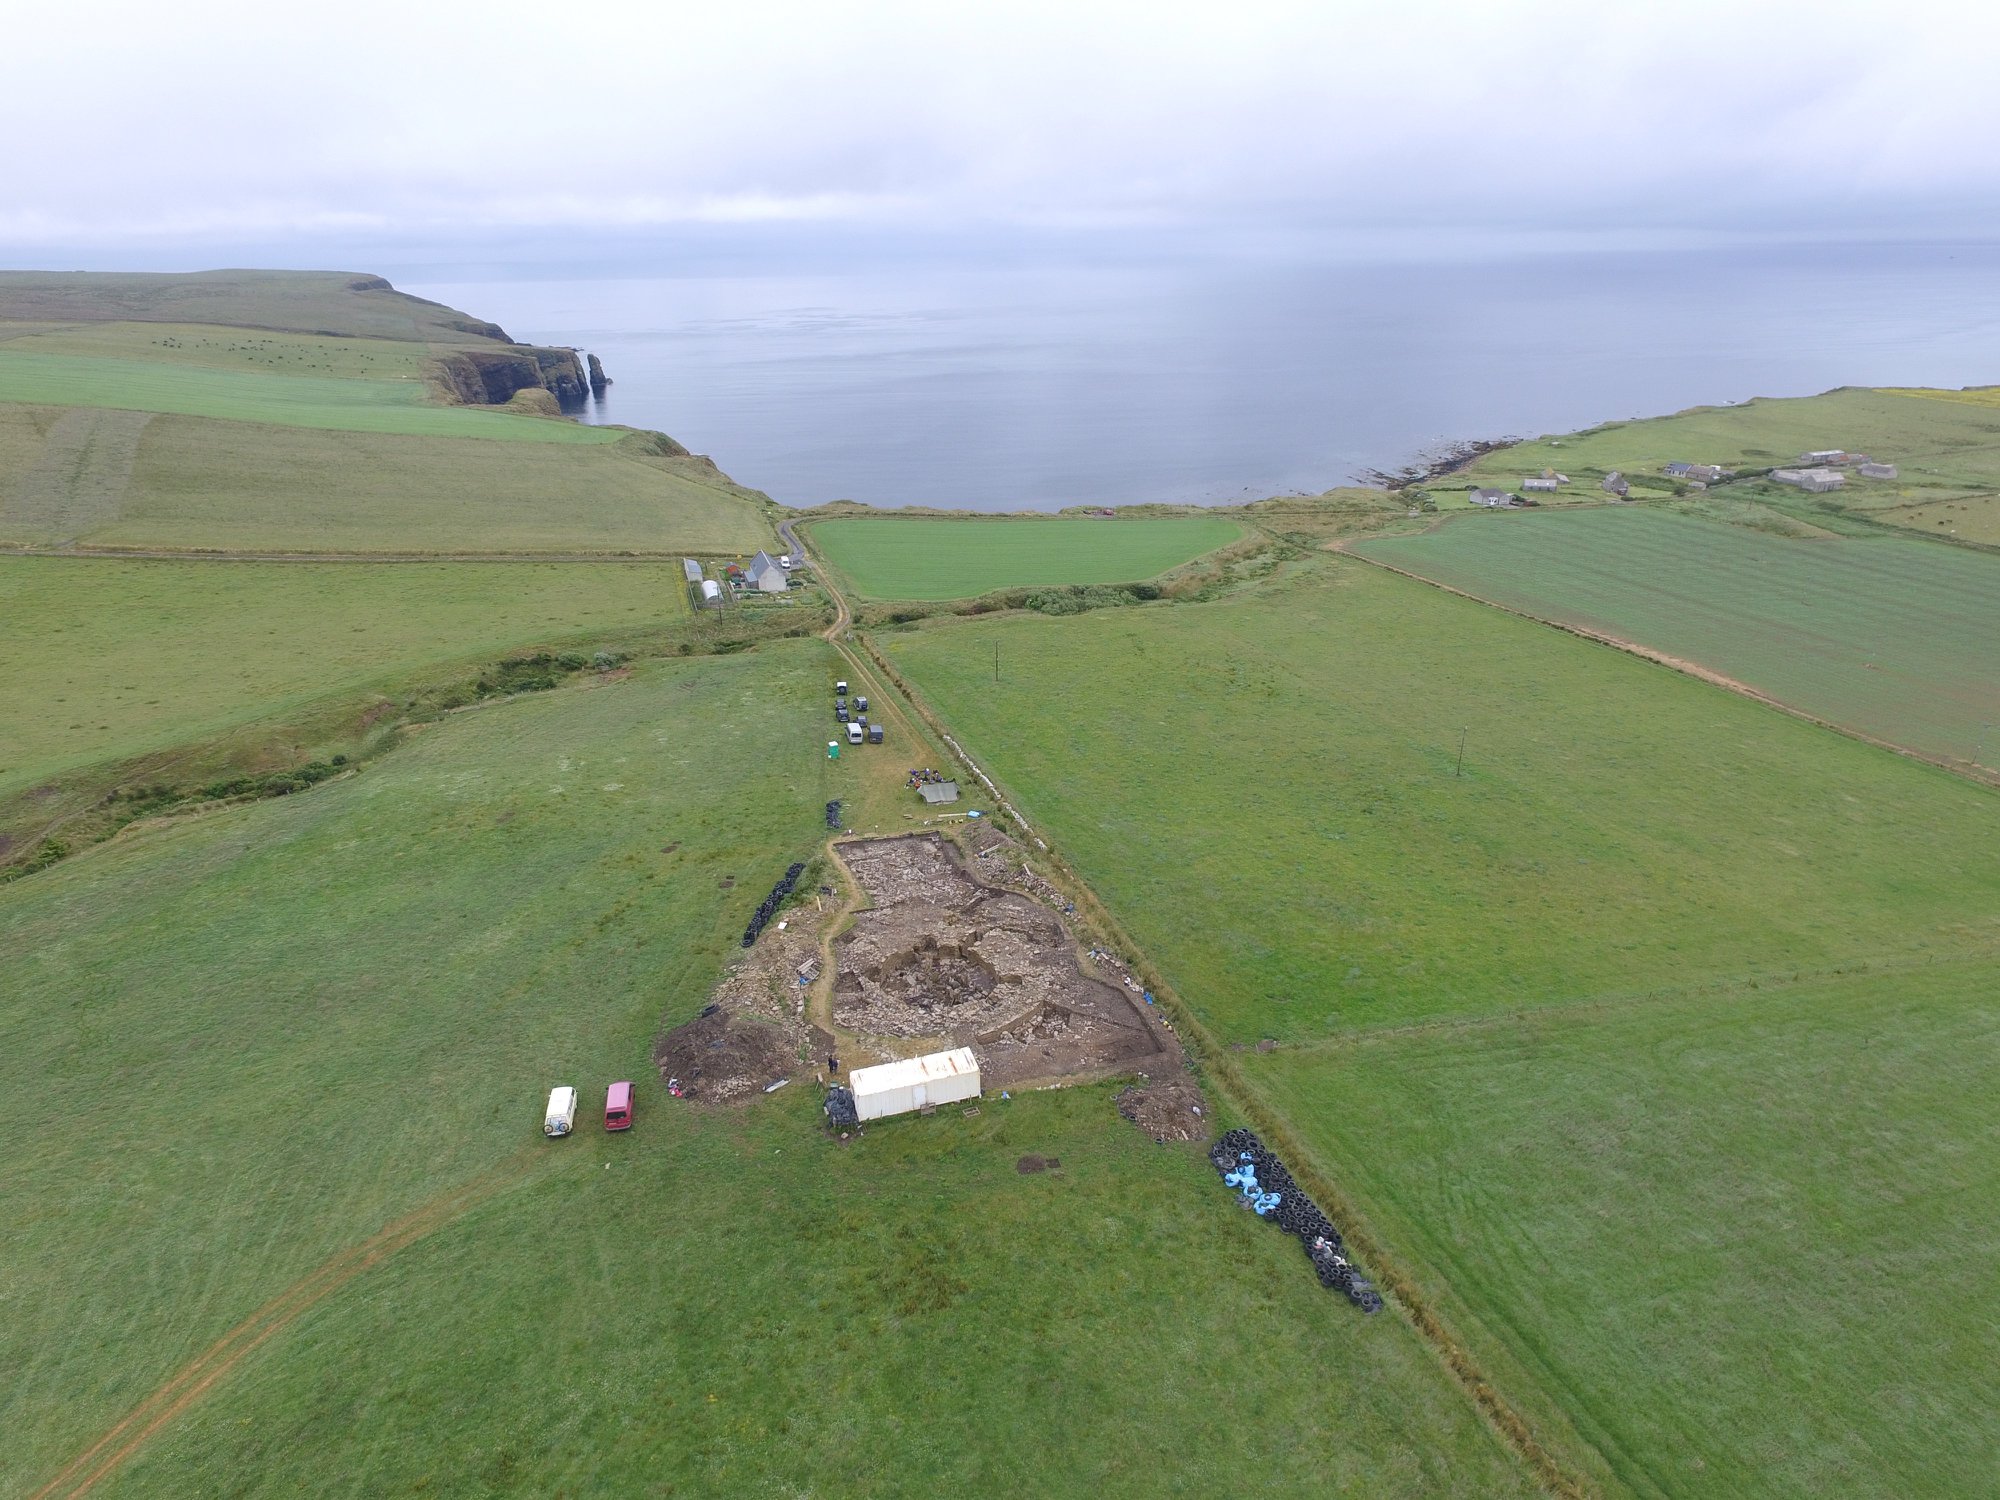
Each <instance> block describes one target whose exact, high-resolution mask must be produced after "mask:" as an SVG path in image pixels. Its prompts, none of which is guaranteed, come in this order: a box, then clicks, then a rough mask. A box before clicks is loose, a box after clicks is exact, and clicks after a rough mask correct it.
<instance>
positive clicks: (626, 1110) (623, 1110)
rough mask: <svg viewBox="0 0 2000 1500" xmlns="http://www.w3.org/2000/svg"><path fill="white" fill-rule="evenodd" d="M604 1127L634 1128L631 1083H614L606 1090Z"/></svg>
mask: <svg viewBox="0 0 2000 1500" xmlns="http://www.w3.org/2000/svg"><path fill="white" fill-rule="evenodd" d="M604 1128H605V1129H606V1130H630V1129H631V1128H632V1085H631V1084H629V1083H614V1084H612V1085H611V1087H610V1088H608V1089H606V1090H605V1091H604Z"/></svg>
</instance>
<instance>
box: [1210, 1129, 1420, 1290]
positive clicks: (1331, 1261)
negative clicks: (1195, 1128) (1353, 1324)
mask: <svg viewBox="0 0 2000 1500" xmlns="http://www.w3.org/2000/svg"><path fill="white" fill-rule="evenodd" d="M1208 1159H1209V1161H1211V1162H1212V1163H1214V1165H1215V1170H1216V1171H1217V1172H1220V1173H1222V1174H1224V1175H1225V1176H1226V1175H1227V1174H1229V1173H1231V1172H1234V1171H1236V1170H1237V1169H1238V1168H1240V1167H1242V1166H1243V1165H1244V1164H1246V1163H1247V1164H1249V1165H1250V1166H1251V1167H1253V1168H1255V1169H1256V1173H1257V1186H1258V1187H1259V1188H1260V1189H1261V1190H1262V1191H1264V1192H1266V1193H1276V1194H1277V1195H1278V1204H1277V1207H1275V1208H1273V1209H1271V1210H1270V1212H1269V1213H1268V1214H1265V1215H1263V1217H1265V1218H1268V1219H1270V1220H1271V1221H1272V1222H1274V1223H1275V1224H1276V1225H1277V1226H1278V1227H1279V1228H1280V1229H1282V1230H1284V1231H1285V1233H1287V1234H1294V1235H1297V1236H1298V1239H1299V1244H1300V1245H1302V1246H1303V1247H1304V1248H1305V1252H1306V1258H1307V1259H1308V1260H1310V1261H1311V1262H1312V1265H1313V1271H1314V1274H1316V1275H1317V1276H1318V1277H1319V1284H1320V1285H1321V1286H1323V1287H1325V1288H1326V1289H1327V1290H1328V1291H1334V1292H1339V1293H1340V1294H1341V1295H1342V1296H1344V1297H1346V1298H1347V1300H1348V1301H1349V1302H1352V1303H1353V1304H1354V1305H1355V1306H1356V1307H1358V1308H1360V1309H1361V1310H1362V1311H1363V1312H1365V1313H1372V1312H1380V1311H1381V1310H1382V1294H1381V1293H1380V1292H1378V1291H1376V1290H1375V1286H1374V1283H1372V1282H1371V1281H1369V1280H1368V1278H1367V1277H1365V1276H1363V1275H1362V1274H1361V1272H1360V1271H1358V1270H1356V1269H1355V1267H1354V1266H1353V1265H1352V1264H1351V1263H1350V1262H1349V1261H1348V1259H1347V1257H1346V1256H1345V1255H1343V1254H1342V1253H1341V1250H1342V1243H1341V1238H1340V1231H1339V1230H1338V1229H1335V1228H1334V1227H1333V1221H1332V1220H1331V1219H1329V1218H1327V1216H1326V1215H1325V1214H1323V1213H1321V1212H1320V1209H1319V1205H1318V1204H1316V1203H1314V1202H1313V1201H1312V1199H1311V1198H1308V1197H1307V1196H1306V1195H1305V1193H1304V1192H1302V1191H1301V1190H1300V1188H1299V1185H1298V1184H1297V1183H1296V1182H1294V1181H1292V1174H1291V1173H1290V1172H1288V1171H1286V1170H1285V1164H1284V1163H1283V1162H1281V1161H1279V1160H1278V1158H1277V1157H1276V1156H1274V1155H1272V1154H1271V1152H1269V1151H1267V1150H1266V1149H1265V1148H1264V1143H1263V1142H1262V1141H1260V1140H1258V1139H1257V1134H1256V1132H1255V1131H1251V1130H1227V1131H1224V1132H1223V1134H1222V1138H1221V1139H1220V1140H1218V1141H1217V1142H1216V1143H1215V1144H1214V1145H1213V1146H1211V1147H1209V1150H1208Z"/></svg>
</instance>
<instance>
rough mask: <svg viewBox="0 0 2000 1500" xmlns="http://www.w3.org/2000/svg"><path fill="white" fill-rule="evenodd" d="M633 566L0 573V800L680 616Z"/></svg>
mask: <svg viewBox="0 0 2000 1500" xmlns="http://www.w3.org/2000/svg"><path fill="white" fill-rule="evenodd" d="M687 612H688V611H687V593H686V590H685V588H684V587H683V586H682V580H681V570H680V569H679V568H678V567H666V566H661V565H654V564H644V563H560V564H559V563H459V564H447V563H439V564H427V563H407V564H373V565H370V564H356V563H326V564H318V563H217V562H156V561H143V562H141V561H114V560H110V559H82V558H42V557H12V558H0V617H4V618H6V619H8V620H10V621H15V622H19V624H20V625H21V626H22V627H23V628H20V629H14V630H8V631H5V632H0V678H4V679H5V681H6V682H7V684H8V699H9V702H10V703H11V704H12V705H13V707H14V709H15V710H16V711H15V712H11V713H8V714H6V715H4V716H0V798H4V797H6V796H8V795H10V794H12V793H14V792H17V791H20V790H22V789H24V788H26V787H30V786H33V785H35V784H36V783H37V782H39V781H41V780H43V779H45V778H47V777H50V776H54V775H57V774H59V773H61V772H63V771H66V770H69V769H72V768H74V767H77V766H80V765H84V764H87V763H93V762H98V761H107V760H116V759H120V758H123V757H125V756H130V755H138V754H142V753H145V752H148V751H153V750H159V749H164V748H167V747H170V746H174V745H178V744H182V743H185V742H188V741H192V740H196V739H201V738H204V737H208V736H212V735H215V734H218V733H221V732H223V731H225V730H228V729H231V728H234V727H236V726H237V725H240V724H244V723H247V722H249V721H251V720H253V719H263V718H270V717H274V716H279V717H281V716H283V715H284V714H286V713H287V712H289V711H291V710H294V709H296V708H298V707H299V706H301V705H303V704H305V703H308V702H311V701H314V700H318V699H322V698H327V697H330V696H335V695H338V694H341V693H343V692H353V691H356V690H359V689H363V688H367V687H370V686H373V685H376V684H380V683H386V682H389V681H392V680H394V679H396V678H397V677H399V676H400V675H402V674H405V673H408V672H410V671H413V670H417V669H420V668H423V667H427V666H430V665H432V664H449V663H456V662H464V661H469V660H477V659H482V658H487V657H492V656H496V655H499V654H502V653H504V652H507V651H509V650H512V649H515V648H517V647H522V646H526V645H539V646H547V647H553V648H556V649H560V648H561V647H562V646H564V645H565V644H566V643H568V642H569V641H571V640H575V639H577V638H580V637H583V636H587V635H589V634H591V633H594V632H603V631H607V630H612V631H615V630H627V629H636V628H639V627H642V626H645V625H647V624H651V623H654V622H658V621H661V620H671V619H676V618H680V617H682V616H685V615H686V614H687Z"/></svg>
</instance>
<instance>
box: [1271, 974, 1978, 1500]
mask: <svg viewBox="0 0 2000 1500" xmlns="http://www.w3.org/2000/svg"><path fill="white" fill-rule="evenodd" d="M1243 1068H1244V1071H1245V1072H1246V1073H1248V1074H1249V1075H1250V1077H1251V1078H1252V1079H1253V1080H1254V1081H1255V1085H1256V1086H1257V1087H1258V1088H1259V1089H1260V1090H1261V1091H1263V1092H1264V1094H1265V1095H1266V1097H1267V1098H1269V1100H1270V1101H1271V1102H1272V1103H1273V1104H1274V1105H1275V1106H1276V1107H1277V1108H1279V1109H1280V1110H1282V1111H1283V1112H1284V1114H1285V1115H1286V1116H1287V1117H1288V1118H1289V1119H1291V1120H1293V1121H1296V1122H1297V1123H1298V1125H1299V1127H1300V1129H1301V1130H1302V1132H1303V1133H1304V1134H1305V1136H1306V1138H1307V1139H1308V1140H1309V1141H1310V1142H1311V1145H1312V1147H1313V1149H1314V1151H1315V1152H1316V1153H1318V1154H1320V1155H1322V1156H1323V1157H1324V1158H1325V1159H1327V1160H1329V1161H1334V1162H1337V1163H1339V1170H1340V1172H1341V1176H1342V1179H1343V1180H1344V1181H1345V1182H1347V1183H1349V1184H1352V1185H1353V1187H1354V1188H1355V1190H1356V1192H1357V1194H1358V1195H1359V1196H1361V1197H1363V1198H1364V1199H1365V1200H1366V1201H1367V1203H1368V1205H1369V1213H1370V1217H1371V1219H1372V1220H1373V1221H1374V1223H1375V1225H1376V1227H1377V1229H1378V1230H1380V1231H1381V1232H1382V1233H1384V1234H1385V1235H1386V1236H1387V1237H1389V1238H1390V1239H1392V1240H1393V1241H1395V1242H1396V1243H1397V1244H1398V1245H1401V1246H1406V1247H1409V1249H1410V1250H1411V1252H1412V1253H1413V1255H1414V1257H1415V1259H1416V1260H1417V1261H1418V1263H1419V1264H1421V1265H1422V1266H1423V1267H1424V1275H1423V1276H1422V1278H1421V1280H1422V1283H1423V1285H1424V1288H1425V1291H1426V1294H1427V1296H1428V1297H1429V1298H1430V1299H1431V1300H1432V1302H1433V1304H1434V1305H1437V1306H1440V1307H1442V1308H1443V1309H1445V1311H1446V1314H1447V1316H1449V1317H1450V1318H1452V1319H1453V1320H1454V1321H1455V1322H1459V1323H1462V1324H1463V1325H1465V1326H1468V1327H1477V1328H1478V1329H1479V1330H1480V1331H1481V1334H1482V1336H1483V1337H1484V1338H1485V1339H1487V1340H1498V1341H1503V1342H1504V1344H1505V1346H1506V1348H1507V1351H1508V1354H1509V1355H1510V1356H1511V1359H1512V1360H1513V1361H1514V1362H1516V1363H1517V1364H1518V1367H1520V1368H1522V1369H1524V1370H1527V1371H1529V1372H1531V1379H1532V1382H1533V1385H1532V1388H1533V1389H1536V1390H1538V1391H1539V1393H1540V1397H1541V1404H1542V1406H1543V1407H1544V1408H1545V1409H1555V1410H1559V1411H1560V1412H1561V1414H1562V1418H1563V1419H1564V1420H1567V1421H1568V1422H1570V1423H1572V1424H1573V1425H1574V1426H1575V1427H1576V1428H1577V1429H1578V1430H1579V1431H1580V1432H1581V1433H1582V1434H1583V1435H1584V1436H1585V1438H1586V1439H1587V1440H1588V1441H1589V1442H1590V1443H1591V1444H1593V1445H1594V1446H1595V1447H1596V1448H1597V1450H1598V1451H1599V1452H1600V1453H1602V1454H1603V1455H1605V1457H1606V1458H1607V1460H1609V1462H1610V1465H1611V1467H1612V1469H1613V1471H1614V1472H1615V1473H1616V1474H1617V1475H1618V1477H1619V1478H1620V1479H1622V1480H1623V1481H1624V1482H1625V1484H1626V1486H1627V1487H1629V1489H1630V1490H1631V1491H1632V1492H1633V1493H1636V1494H1640V1495H1662V1496H1664V1495H1689V1496H1696V1495H1700V1496H1716V1497H1736V1496H1748V1495H1777V1496H1796V1497H1799V1500H1815V1497H1822V1496H1828V1495H1854V1496H1859V1495H1869V1496H1913V1495H1935V1496H1946V1495H1951V1496H1958V1495H1980V1494H1985V1493H1987V1492H1989V1491H1990V1490H1991V1488H1992V1481H1993V1455H1994V1452H1995V1447H1996V1443H2000V1416H1996V1413H2000V1320H1996V1317H1995V1314H1996V1311H2000V1294H1997V1293H1996V1287H1995V1281H1994V1275H1993V1267H1994V1264H1995V1260H1996V1257H2000V1229H1996V1222H2000V1221H1997V1220H1996V1217H1995V1213H1994V1209H1995V1206H1996V1204H2000V1118H1996V1112H1995V1110H1994V1107H1993V1099H1994V1097H1995V1084H1996V1082H2000V964H1996V963H1995V962H1994V961H1992V960H1991V959H1986V960H1968V961H1964V962H1959V963H1949V962H1941V963H1938V964H1935V965H1931V966H1927V967H1924V968H1921V969H1915V970H1907V971H1903V972H1898V973H1893V974H1884V975H1875V976H1862V977H1854V978H1846V979H1834V980H1821V981H1817V982H1811V983H1805V984H1799V985H1783V984H1777V985H1765V986H1762V987H1760V988H1758V989H1756V990H1748V991H1745V990H1737V991H1734V992H1730V993H1725V994H1716V995H1704V996H1690V997H1686V998H1682V999H1674V1000H1669V1001H1665V1002H1659V1003H1647V1004H1642V1005H1629V1006H1611V1007H1605V1008H1603V1009H1601V1010H1595V1011H1592V1010H1583V1011H1579V1012H1564V1013H1557V1014H1550V1015H1543V1016H1537V1017H1535V1018H1533V1019H1532V1020H1529V1021H1515V1020H1505V1021H1501V1022H1497V1023H1493V1024H1482V1025H1472V1026H1465V1027H1440V1028H1438V1029H1436V1030H1432V1031H1428V1032H1421V1033H1417V1034H1414V1035H1408V1034H1406V1035H1390V1036H1362V1037H1357V1038H1354V1039H1352V1040H1351V1041H1340V1042H1333V1043H1328V1044H1324V1045H1322V1046H1319V1047H1309V1048H1300V1049H1297V1050H1281V1051H1279V1052H1275V1053H1272V1054H1270V1055H1269V1056H1256V1055H1253V1056H1251V1057H1248V1058H1245V1059H1244V1060H1243ZM1510 1393H1511V1392H1510Z"/></svg>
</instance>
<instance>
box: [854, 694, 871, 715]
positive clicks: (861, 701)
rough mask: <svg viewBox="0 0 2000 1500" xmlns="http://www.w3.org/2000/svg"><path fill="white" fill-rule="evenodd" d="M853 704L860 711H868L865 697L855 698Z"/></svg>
mask: <svg viewBox="0 0 2000 1500" xmlns="http://www.w3.org/2000/svg"><path fill="white" fill-rule="evenodd" d="M854 706H855V707H856V708H858V709H860V710H861V712H863V713H864V714H865V713H867V712H868V700H867V698H865V697H861V698H856V699H855V700H854Z"/></svg>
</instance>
